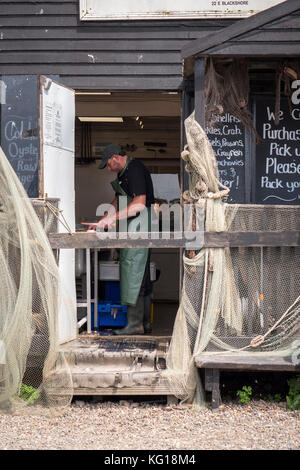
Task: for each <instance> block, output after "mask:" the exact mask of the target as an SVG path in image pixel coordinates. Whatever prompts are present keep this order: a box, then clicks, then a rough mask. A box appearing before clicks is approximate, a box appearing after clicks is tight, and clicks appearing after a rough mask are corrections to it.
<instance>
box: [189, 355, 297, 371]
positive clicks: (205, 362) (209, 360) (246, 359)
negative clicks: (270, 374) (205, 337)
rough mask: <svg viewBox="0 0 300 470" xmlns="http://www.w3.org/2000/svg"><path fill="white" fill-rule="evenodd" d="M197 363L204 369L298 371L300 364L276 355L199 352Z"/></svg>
mask: <svg viewBox="0 0 300 470" xmlns="http://www.w3.org/2000/svg"><path fill="white" fill-rule="evenodd" d="M195 365H196V367H198V368H204V369H222V370H223V369H227V370H229V369H234V370H264V371H267V370H269V371H271V370H274V371H276V370H277V371H296V370H300V364H298V365H296V364H293V363H292V361H291V358H289V357H288V358H284V357H276V356H270V357H268V356H264V357H263V356H261V355H255V353H254V354H253V356H241V355H238V353H237V354H235V355H221V354H215V355H214V354H211V355H209V354H203V355H201V354H199V355H198V356H196V357H195Z"/></svg>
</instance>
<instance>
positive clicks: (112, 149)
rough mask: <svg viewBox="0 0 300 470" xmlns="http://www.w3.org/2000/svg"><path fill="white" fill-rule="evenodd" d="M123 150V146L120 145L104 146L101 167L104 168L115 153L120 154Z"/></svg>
mask: <svg viewBox="0 0 300 470" xmlns="http://www.w3.org/2000/svg"><path fill="white" fill-rule="evenodd" d="M121 151H122V147H121V146H120V145H113V144H112V145H107V147H105V148H104V150H103V154H102V161H101V163H100V165H99V167H98V168H99V169H100V170H102V169H103V168H105V167H106V165H107V162H108V160H109V159H110V158H111V157H112V156H113V155H119V154H120V152H121Z"/></svg>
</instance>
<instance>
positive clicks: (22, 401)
mask: <svg viewBox="0 0 300 470" xmlns="http://www.w3.org/2000/svg"><path fill="white" fill-rule="evenodd" d="M41 219H43V220H41ZM52 224H53V214H52V213H50V215H49V217H48V216H47V217H46V208H44V209H43V211H42V216H41V217H39V216H38V213H37V211H36V210H35V209H34V208H33V204H32V201H31V200H30V199H29V198H28V197H27V195H26V193H25V190H24V189H23V186H22V184H21V183H20V181H19V179H18V177H17V176H16V174H15V172H14V171H13V169H12V167H11V165H10V163H9V162H8V160H7V158H6V156H5V155H4V153H3V151H2V149H1V148H0V276H1V296H0V410H2V411H4V412H18V411H25V410H28V409H29V407H30V411H31V412H32V411H33V409H35V410H37V409H44V410H46V409H48V410H49V409H51V410H54V409H56V410H59V409H62V408H63V407H64V406H66V405H68V404H69V403H70V400H71V398H72V396H73V395H72V394H73V387H72V377H71V374H70V371H69V367H68V364H67V362H66V360H65V357H64V355H63V354H62V353H61V352H60V348H59V344H58V312H59V310H60V309H63V311H64V315H65V318H66V319H68V318H70V319H71V315H74V308H75V307H74V306H73V305H72V304H71V303H70V301H69V299H68V298H67V297H65V295H64V292H63V288H62V283H61V280H60V274H59V268H58V265H57V262H56V259H55V256H54V253H53V251H52V249H51V247H50V244H49V241H48V237H47V231H48V230H50V228H51V227H52Z"/></svg>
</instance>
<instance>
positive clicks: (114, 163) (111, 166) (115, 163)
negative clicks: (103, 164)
mask: <svg viewBox="0 0 300 470" xmlns="http://www.w3.org/2000/svg"><path fill="white" fill-rule="evenodd" d="M107 169H108V170H109V171H114V172H116V173H118V172H119V171H120V169H121V165H120V162H119V155H113V156H112V157H111V158H110V159H109V160H108V161H107Z"/></svg>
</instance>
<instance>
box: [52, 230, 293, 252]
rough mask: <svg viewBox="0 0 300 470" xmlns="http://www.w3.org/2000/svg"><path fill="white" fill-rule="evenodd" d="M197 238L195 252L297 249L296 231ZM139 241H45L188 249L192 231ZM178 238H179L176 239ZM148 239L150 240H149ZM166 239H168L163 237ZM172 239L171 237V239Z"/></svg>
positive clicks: (68, 245) (86, 236)
mask: <svg viewBox="0 0 300 470" xmlns="http://www.w3.org/2000/svg"><path fill="white" fill-rule="evenodd" d="M199 233H200V236H199V242H198V246H199V249H200V248H202V247H204V248H222V247H241V246H243V247H260V246H300V232H299V231H289V232H205V233H204V234H203V235H204V239H203V244H201V241H202V239H201V232H199ZM139 235H140V236H141V237H142V238H139V239H136V240H134V239H120V238H119V237H118V234H115V236H116V238H115V239H111V238H107V235H106V234H105V233H102V234H101V233H97V234H96V233H87V232H78V233H74V234H68V233H58V234H50V235H49V241H50V244H51V247H52V249H74V248H75V249H79V248H124V247H126V248H135V247H149V248H186V249H189V248H188V245H187V240H188V241H191V240H193V239H194V238H195V236H194V233H193V232H187V233H185V237H183V236H182V234H180V233H178V234H176V236H178V238H174V234H168V235H167V234H165V236H166V238H165V239H162V238H160V239H159V238H158V239H154V236H156V235H157V236H159V234H156V235H155V234H154V233H152V234H146V233H140V234H139ZM180 235H181V237H180ZM151 236H152V238H151ZM168 236H169V238H167V237H168ZM171 237H172V238H171Z"/></svg>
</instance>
